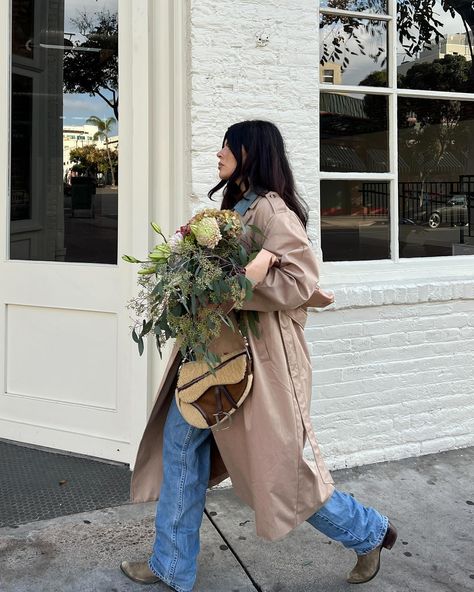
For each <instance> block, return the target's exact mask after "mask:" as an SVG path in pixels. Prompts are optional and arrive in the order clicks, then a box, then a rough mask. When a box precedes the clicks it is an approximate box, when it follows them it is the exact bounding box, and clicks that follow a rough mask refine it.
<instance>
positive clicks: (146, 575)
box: [120, 561, 172, 592]
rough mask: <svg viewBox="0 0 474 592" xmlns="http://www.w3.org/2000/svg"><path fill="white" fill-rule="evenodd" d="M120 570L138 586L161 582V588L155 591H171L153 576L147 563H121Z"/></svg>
mask: <svg viewBox="0 0 474 592" xmlns="http://www.w3.org/2000/svg"><path fill="white" fill-rule="evenodd" d="M120 569H121V570H122V571H123V573H124V574H125V575H126V576H127V578H130V579H131V580H133V581H134V582H138V583H139V584H156V583H158V582H161V587H159V588H158V589H157V590H163V592H164V591H165V590H172V588H170V587H169V586H167V585H166V584H165V583H164V582H162V581H161V580H160V578H157V577H156V576H155V574H154V573H153V572H152V571H151V569H150V568H149V567H148V561H122V563H121V564H120Z"/></svg>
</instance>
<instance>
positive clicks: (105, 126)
mask: <svg viewBox="0 0 474 592" xmlns="http://www.w3.org/2000/svg"><path fill="white" fill-rule="evenodd" d="M116 123H117V122H116V119H115V118H114V117H107V119H101V118H100V117H97V115H91V116H90V117H89V119H87V121H86V125H94V126H95V127H96V128H97V131H96V133H95V134H94V140H104V142H105V149H106V151H107V158H108V160H109V168H110V173H111V175H112V185H113V187H115V185H116V183H115V172H114V167H113V166H112V159H111V157H110V149H109V134H110V132H111V131H112V126H113V125H115V124H116Z"/></svg>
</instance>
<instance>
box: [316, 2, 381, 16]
mask: <svg viewBox="0 0 474 592" xmlns="http://www.w3.org/2000/svg"><path fill="white" fill-rule="evenodd" d="M320 6H321V8H337V9H339V10H352V11H357V12H370V13H377V14H384V13H386V12H387V2H386V0H321V2H320Z"/></svg>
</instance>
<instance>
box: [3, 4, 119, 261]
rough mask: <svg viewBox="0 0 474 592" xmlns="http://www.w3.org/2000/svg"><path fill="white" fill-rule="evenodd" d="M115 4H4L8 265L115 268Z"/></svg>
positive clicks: (116, 196)
mask: <svg viewBox="0 0 474 592" xmlns="http://www.w3.org/2000/svg"><path fill="white" fill-rule="evenodd" d="M117 4H118V0H81V2H77V1H76V0H12V13H11V14H12V23H11V26H12V62H11V66H12V75H11V93H12V94H11V183H10V188H11V208H10V257H11V258H12V259H35V260H43V261H76V262H91V263H112V264H115V263H116V262H117V199H118V188H117V174H118V46H117V43H118V30H117Z"/></svg>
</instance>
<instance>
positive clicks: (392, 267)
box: [317, 0, 474, 284]
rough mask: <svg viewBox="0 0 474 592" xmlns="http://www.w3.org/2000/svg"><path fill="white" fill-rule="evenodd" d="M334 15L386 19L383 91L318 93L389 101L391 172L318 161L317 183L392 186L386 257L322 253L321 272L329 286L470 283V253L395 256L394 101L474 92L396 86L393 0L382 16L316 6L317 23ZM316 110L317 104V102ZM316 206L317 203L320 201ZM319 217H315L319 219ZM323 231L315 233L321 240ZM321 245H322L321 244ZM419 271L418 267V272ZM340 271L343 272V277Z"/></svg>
mask: <svg viewBox="0 0 474 592" xmlns="http://www.w3.org/2000/svg"><path fill="white" fill-rule="evenodd" d="M324 14H332V15H335V14H337V15H340V16H348V17H355V18H364V19H370V20H373V21H384V22H386V23H387V61H388V64H387V78H388V84H387V86H386V87H373V86H358V85H357V86H356V85H346V84H328V83H324V82H323V81H321V79H320V78H319V77H318V80H319V94H320V93H322V92H331V93H338V92H343V93H358V94H362V93H364V94H377V95H383V96H386V97H388V127H389V129H388V137H389V172H386V173H363V172H362V173H355V172H328V171H322V170H321V168H320V161H319V159H318V163H317V167H318V168H317V171H318V178H319V181H322V180H335V179H337V180H347V181H355V180H364V181H386V182H388V183H389V185H390V253H391V258H390V259H375V260H372V261H361V260H356V261H324V257H323V253H321V259H322V261H323V263H322V271H323V273H324V276H325V278H327V279H328V281H330V282H331V283H333V284H334V283H347V281H349V282H351V281H354V282H356V283H358V282H359V281H360V280H366V279H370V281H372V282H373V281H374V280H375V281H377V280H381V279H383V280H388V279H391V280H403V281H404V280H412V279H421V278H422V277H427V278H428V277H430V278H432V277H433V275H436V276H437V277H446V278H449V277H453V276H459V275H461V276H466V275H468V276H469V277H470V278H471V279H472V277H473V275H474V272H473V270H474V255H452V256H441V257H410V258H403V257H400V255H399V217H398V126H397V109H398V97H418V98H427V99H448V100H453V99H455V100H468V101H471V102H473V101H474V94H471V93H457V92H440V91H431V90H412V89H402V88H397V19H396V15H397V0H388V2H387V12H386V13H385V14H380V13H370V12H362V11H361V12H359V11H350V10H341V9H335V8H334V9H331V8H324V7H321V6H319V7H318V14H317V18H318V23H319V22H320V17H321V15H324ZM319 52H320V44H319V43H318V68H319V59H320V55H319ZM318 107H319V104H318ZM318 203H320V200H318ZM319 218H320V217H319V216H318V219H319ZM320 233H321V227H320V225H319V228H318V234H319V238H321V234H320ZM320 244H321V243H320ZM421 268H422V269H421ZM341 272H343V273H341Z"/></svg>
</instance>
